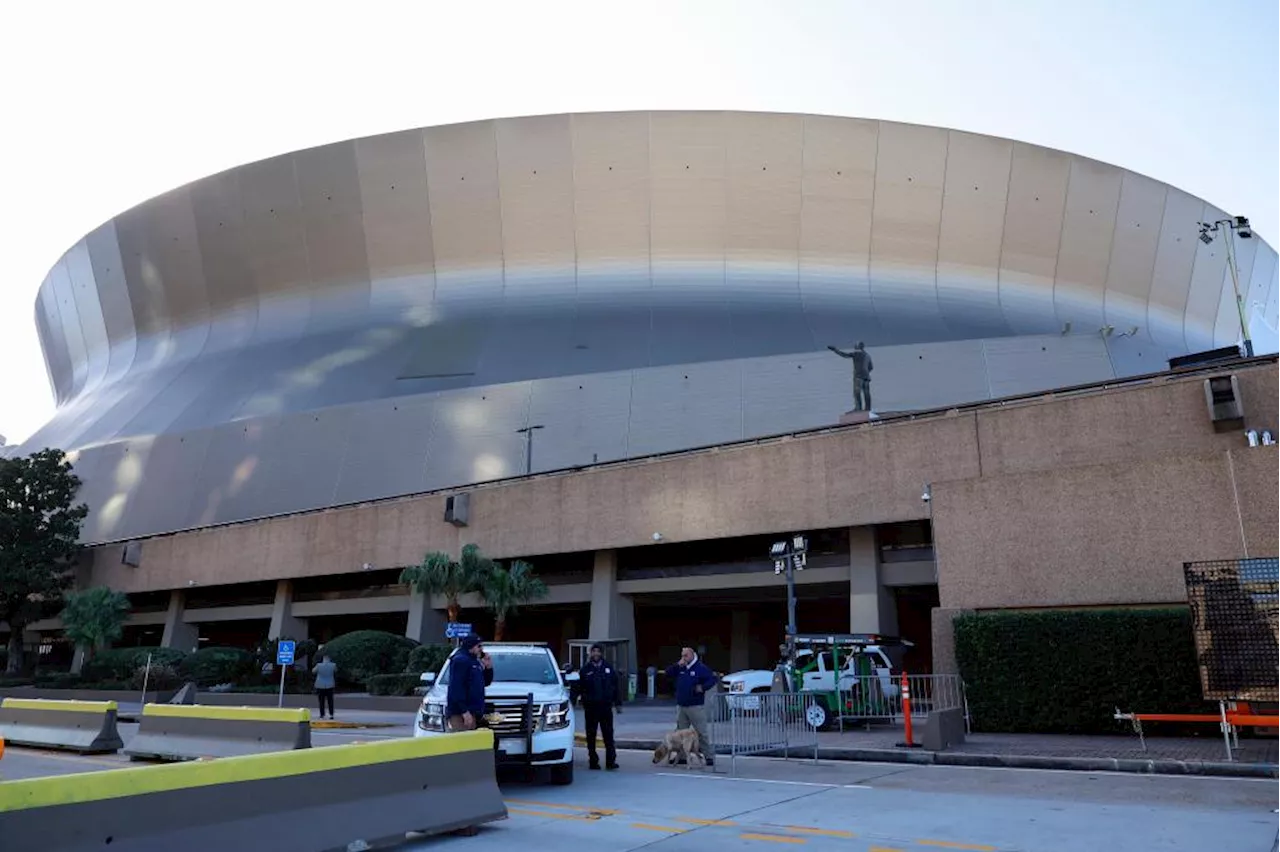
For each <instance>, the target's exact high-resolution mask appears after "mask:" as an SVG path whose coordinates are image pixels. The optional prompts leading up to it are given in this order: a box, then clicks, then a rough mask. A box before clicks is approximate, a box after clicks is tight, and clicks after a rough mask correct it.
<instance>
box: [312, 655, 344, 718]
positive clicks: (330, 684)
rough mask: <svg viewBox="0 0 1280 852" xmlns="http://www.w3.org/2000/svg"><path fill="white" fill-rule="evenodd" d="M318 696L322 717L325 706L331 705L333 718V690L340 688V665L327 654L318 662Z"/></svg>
mask: <svg viewBox="0 0 1280 852" xmlns="http://www.w3.org/2000/svg"><path fill="white" fill-rule="evenodd" d="M314 671H315V675H316V684H315V687H316V698H317V699H318V700H319V702H320V718H321V719H323V718H324V708H325V705H326V704H327V705H328V706H329V718H330V719H332V718H333V691H334V690H335V689H337V688H338V679H337V678H338V666H337V664H336V663H334V661H333V660H331V659H330V658H329V655H328V654H325V655H324V657H323V659H321V660H320V662H318V663H316V667H315V670H314Z"/></svg>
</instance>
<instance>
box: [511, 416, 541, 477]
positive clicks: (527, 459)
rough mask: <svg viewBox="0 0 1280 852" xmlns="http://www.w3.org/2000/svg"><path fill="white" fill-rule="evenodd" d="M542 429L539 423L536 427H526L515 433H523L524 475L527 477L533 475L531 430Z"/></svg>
mask: <svg viewBox="0 0 1280 852" xmlns="http://www.w3.org/2000/svg"><path fill="white" fill-rule="evenodd" d="M541 428H543V426H542V424H541V423H539V424H538V425H537V426H526V427H524V428H523V429H517V430H516V433H517V434H519V433H522V432H523V433H524V475H525V476H528V475H529V474H531V473H533V430H534V429H541Z"/></svg>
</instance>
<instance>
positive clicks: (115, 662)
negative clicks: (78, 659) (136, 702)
mask: <svg viewBox="0 0 1280 852" xmlns="http://www.w3.org/2000/svg"><path fill="white" fill-rule="evenodd" d="M148 654H150V655H151V665H152V667H155V666H173V667H175V668H176V667H178V666H180V665H181V664H182V661H183V660H185V659H186V657H187V652H186V651H180V650H178V649H177V648H110V649H108V650H105V651H99V652H98V653H96V654H94V655H93V658H92V659H90V660H89V661H88V662H86V663H85V664H84V668H83V669H82V670H81V672H80V674H81V676H82V677H83V678H84V680H86V681H103V680H113V681H127V680H129V679H130V678H132V677H133V673H134V672H135V671H137V669H138V667H139V666H146V664H147V655H148Z"/></svg>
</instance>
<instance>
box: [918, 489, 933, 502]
mask: <svg viewBox="0 0 1280 852" xmlns="http://www.w3.org/2000/svg"><path fill="white" fill-rule="evenodd" d="M932 499H933V495H932V494H930V493H929V492H928V491H926V492H924V493H923V494H921V495H920V502H922V503H928V502H929V501H930V500H932Z"/></svg>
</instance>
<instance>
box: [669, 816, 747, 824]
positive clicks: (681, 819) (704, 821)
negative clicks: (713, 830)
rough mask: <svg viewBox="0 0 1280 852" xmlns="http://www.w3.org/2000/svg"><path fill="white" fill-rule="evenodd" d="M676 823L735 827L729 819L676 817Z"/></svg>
mask: <svg viewBox="0 0 1280 852" xmlns="http://www.w3.org/2000/svg"><path fill="white" fill-rule="evenodd" d="M676 822H687V823H689V824H690V825H737V823H736V822H734V821H733V820H731V819H694V818H693V817H676Z"/></svg>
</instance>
